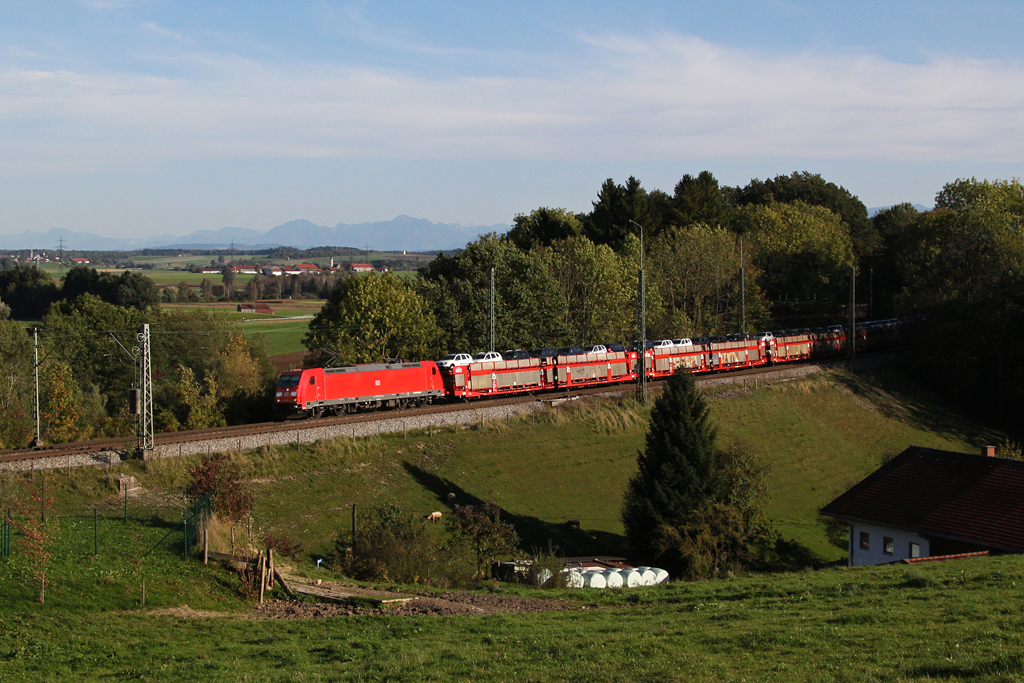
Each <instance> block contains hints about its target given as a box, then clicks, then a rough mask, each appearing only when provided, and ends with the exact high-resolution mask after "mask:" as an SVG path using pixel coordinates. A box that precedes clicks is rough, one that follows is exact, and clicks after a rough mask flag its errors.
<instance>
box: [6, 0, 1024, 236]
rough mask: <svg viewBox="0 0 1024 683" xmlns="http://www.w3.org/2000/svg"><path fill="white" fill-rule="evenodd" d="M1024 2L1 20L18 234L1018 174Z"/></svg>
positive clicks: (200, 6)
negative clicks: (690, 179) (707, 185)
mask: <svg viewBox="0 0 1024 683" xmlns="http://www.w3.org/2000/svg"><path fill="white" fill-rule="evenodd" d="M1022 28H1024V3H1020V2H1019V1H1017V2H1004V1H992V2H971V1H969V0H968V1H958V2H949V1H947V0H930V1H929V2H917V1H913V0H909V1H903V2H892V1H891V0H889V1H887V2H876V1H874V0H862V1H861V2H858V3H847V2H832V1H829V0H816V1H814V2H810V1H804V0H795V1H788V0H767V1H761V0H739V1H729V0H723V1H721V2H717V3H708V2H701V3H695V2H689V1H681V0H676V1H675V2H644V1H642V0H634V1H633V2H630V3H623V2H606V1H604V0H591V1H587V2H550V0H548V1H546V2H534V1H533V0H518V1H517V2H500V1H496V2H462V1H452V2H414V3H410V2H390V1H389V2H373V1H369V0H366V1H363V2H327V1H311V2H306V1H303V0H289V1H288V2H283V1H279V2H272V1H267V0H252V1H247V2H218V1H216V0H206V1H203V2H171V1H170V0H67V1H64V2H60V1H51V0H0V234H17V233H21V232H23V231H26V230H39V231H45V230H49V229H51V228H58V229H66V230H76V231H86V232H92V233H95V234H99V235H104V236H122V235H136V236H142V235H156V234H166V233H171V234H185V233H188V232H192V231H193V230H199V229H207V230H216V229H219V228H222V227H225V226H241V227H248V228H252V229H256V230H268V229H270V228H272V227H274V226H276V225H280V224H282V223H285V222H287V221H289V220H293V219H298V218H305V219H308V220H311V221H313V222H315V223H319V224H323V225H334V224H336V223H339V222H341V223H360V222H367V221H378V220H388V219H391V218H393V217H395V216H397V215H399V214H407V215H411V216H415V217H418V218H427V219H430V220H432V221H435V222H447V223H460V224H463V225H491V224H495V223H510V222H511V221H512V220H513V217H514V216H515V215H516V214H517V213H527V212H529V211H531V210H533V209H535V208H537V207H540V206H551V207H564V208H567V209H570V210H572V211H578V212H586V211H589V210H590V209H591V208H592V202H593V200H594V199H595V197H596V194H597V191H598V189H599V187H600V184H601V183H602V182H603V181H604V180H605V179H606V178H614V179H615V180H616V181H618V182H623V181H625V179H626V178H628V177H629V176H631V175H633V176H636V177H637V178H639V179H640V180H641V182H642V183H643V185H644V187H646V188H647V189H660V190H663V191H666V192H670V193H671V191H672V189H673V187H674V185H675V183H676V182H678V180H679V179H680V178H681V177H682V176H683V175H684V174H686V173H689V174H692V175H696V174H697V173H699V172H700V171H702V170H709V171H711V172H712V173H713V174H715V176H716V177H717V178H718V179H719V182H720V183H722V184H724V185H745V184H746V183H747V182H749V181H750V179H751V178H767V177H773V176H776V175H779V174H789V173H792V172H793V171H810V172H812V173H820V174H822V176H824V177H825V178H826V179H827V180H830V181H832V182H835V183H837V184H840V185H843V186H844V187H846V188H847V189H848V190H850V191H851V192H853V193H854V194H856V195H857V196H859V197H860V199H861V200H862V201H863V202H864V203H865V204H866V205H867V206H869V207H872V206H884V205H889V204H894V203H898V202H903V201H909V202H914V203H919V204H924V205H926V206H931V205H932V203H933V200H934V197H935V194H936V193H937V192H938V191H939V190H940V189H941V187H942V185H943V184H944V183H946V182H950V181H952V180H954V179H956V178H961V177H978V178H989V179H995V178H1003V179H1008V178H1011V177H1019V176H1020V175H1021V173H1020V170H1019V169H1020V164H1021V161H1022V160H1024V125H1022V124H1024V47H1022V41H1021V40H1020V35H1021V29H1022Z"/></svg>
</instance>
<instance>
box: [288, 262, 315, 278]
mask: <svg viewBox="0 0 1024 683" xmlns="http://www.w3.org/2000/svg"><path fill="white" fill-rule="evenodd" d="M319 272H320V266H318V265H316V264H314V263H296V264H295V265H294V266H288V267H287V268H285V269H284V274H285V275H302V274H303V273H312V274H314V275H315V274H316V273H319Z"/></svg>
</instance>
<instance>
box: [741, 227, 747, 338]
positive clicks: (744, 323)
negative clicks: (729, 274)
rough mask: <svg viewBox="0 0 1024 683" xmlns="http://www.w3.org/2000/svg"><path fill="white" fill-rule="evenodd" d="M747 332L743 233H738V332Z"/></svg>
mask: <svg viewBox="0 0 1024 683" xmlns="http://www.w3.org/2000/svg"><path fill="white" fill-rule="evenodd" d="M746 333H747V278H746V272H745V271H744V268H743V235H740V334H746Z"/></svg>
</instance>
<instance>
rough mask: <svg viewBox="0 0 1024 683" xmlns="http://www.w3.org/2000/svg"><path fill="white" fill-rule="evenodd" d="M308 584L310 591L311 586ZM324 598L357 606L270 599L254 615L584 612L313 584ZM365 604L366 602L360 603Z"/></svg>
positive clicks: (550, 603)
mask: <svg viewBox="0 0 1024 683" xmlns="http://www.w3.org/2000/svg"><path fill="white" fill-rule="evenodd" d="M300 583H306V581H304V580H302V579H297V580H296V579H292V580H291V581H290V582H289V585H291V586H292V587H293V589H294V588H295V587H297V586H298V585H299V584H300ZM307 585H310V587H311V588H312V587H313V586H312V584H307ZM316 589H318V591H319V592H321V594H322V595H323V596H324V597H326V598H333V600H337V601H343V600H345V599H347V598H353V599H355V601H356V603H357V604H344V603H343V602H333V601H331V602H328V601H320V602H292V601H286V600H271V601H268V602H266V603H264V604H263V605H258V606H257V607H256V608H255V610H254V613H253V618H255V619H318V618H324V617H338V616H362V615H374V614H375V615H382V614H391V615H396V616H450V615H456V614H478V615H488V614H522V613H525V612H556V611H565V610H578V609H587V607H582V606H581V605H580V604H579V603H576V602H572V601H569V600H556V599H550V600H548V599H545V598H526V597H520V596H506V595H494V594H492V593H479V592H471V591H446V592H444V593H440V594H439V593H433V592H428V591H422V592H419V593H418V594H417V593H415V592H407V593H402V594H399V593H392V592H388V591H380V590H375V589H373V588H366V587H364V586H357V585H355V584H346V583H340V582H332V581H323V582H321V583H320V584H319V585H316ZM402 598H414V599H412V600H406V601H404V602H391V603H383V604H380V605H375V604H372V603H371V602H370V601H378V600H379V601H385V600H396V599H402ZM362 601H366V602H362Z"/></svg>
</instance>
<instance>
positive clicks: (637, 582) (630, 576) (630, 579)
mask: <svg viewBox="0 0 1024 683" xmlns="http://www.w3.org/2000/svg"><path fill="white" fill-rule="evenodd" d="M619 576H621V577H622V585H623V586H624V587H626V588H636V587H637V586H641V585H643V574H641V573H640V572H638V571H637V570H635V569H620V570H619Z"/></svg>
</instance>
